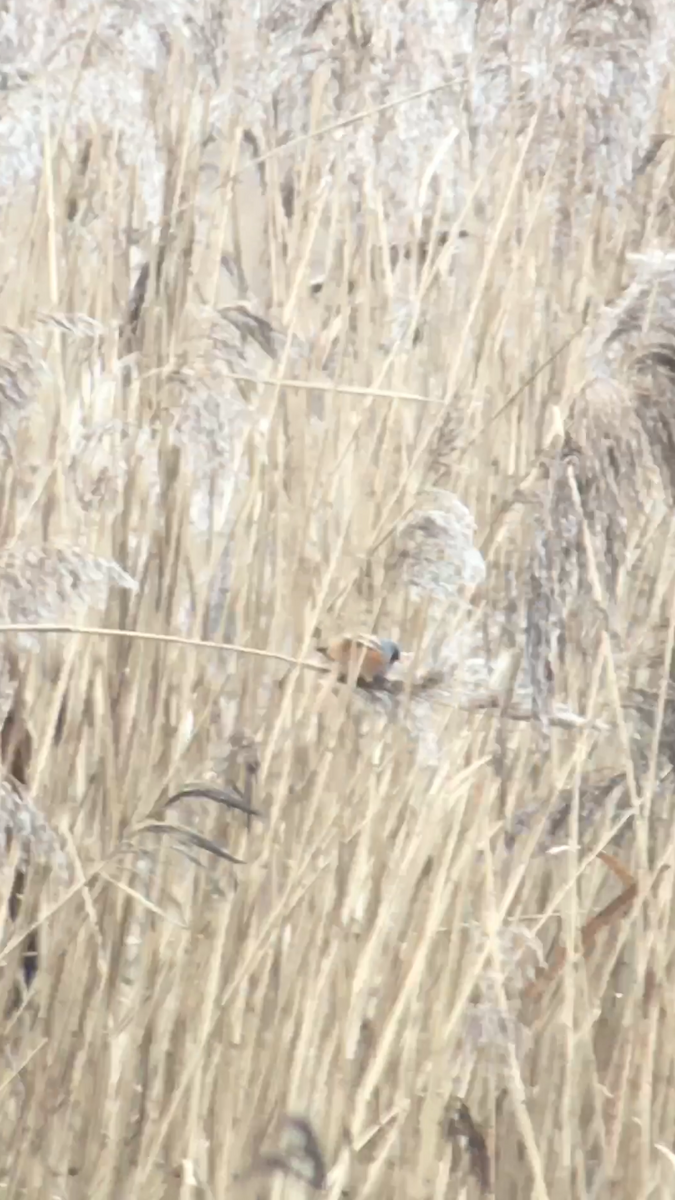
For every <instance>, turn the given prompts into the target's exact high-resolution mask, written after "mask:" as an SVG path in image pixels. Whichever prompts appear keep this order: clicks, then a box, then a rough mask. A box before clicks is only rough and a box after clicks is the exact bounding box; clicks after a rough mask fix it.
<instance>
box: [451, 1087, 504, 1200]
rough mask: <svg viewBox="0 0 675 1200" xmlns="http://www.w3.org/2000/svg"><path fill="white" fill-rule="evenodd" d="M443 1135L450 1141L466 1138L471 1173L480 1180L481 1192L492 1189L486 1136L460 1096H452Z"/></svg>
mask: <svg viewBox="0 0 675 1200" xmlns="http://www.w3.org/2000/svg"><path fill="white" fill-rule="evenodd" d="M443 1135H444V1137H446V1138H447V1139H448V1141H455V1140H464V1141H465V1142H466V1144H467V1146H468V1149H469V1162H470V1166H471V1174H472V1175H473V1176H474V1178H475V1179H476V1180H477V1181H478V1185H479V1187H480V1190H481V1192H483V1193H484V1194H485V1195H487V1194H488V1193H489V1191H490V1179H491V1174H492V1173H491V1170H490V1155H489V1153H488V1148H487V1144H486V1141H485V1138H484V1136H483V1134H482V1132H481V1130H480V1128H479V1127H478V1125H476V1123H475V1121H474V1119H473V1117H472V1116H471V1113H470V1111H469V1109H468V1107H467V1105H466V1104H465V1103H464V1101H463V1100H460V1099H459V1097H458V1096H451V1097H450V1099H449V1100H448V1102H447V1104H446V1106H445V1112H444V1114H443Z"/></svg>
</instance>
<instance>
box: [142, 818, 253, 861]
mask: <svg viewBox="0 0 675 1200" xmlns="http://www.w3.org/2000/svg"><path fill="white" fill-rule="evenodd" d="M136 832H137V833H163V834H168V833H172V834H174V835H175V836H176V837H177V838H179V839H183V840H185V841H187V842H189V843H190V844H191V845H193V846H198V847H199V849H200V850H207V851H208V853H209V854H213V855H214V856H215V857H216V858H222V859H224V861H225V862H231V863H237V865H238V866H241V865H242V864H243V862H244V861H245V860H244V859H243V858H236V857H235V855H234V854H230V852H229V850H225V849H224V848H223V847H222V846H219V845H218V843H217V842H214V841H213V840H212V839H211V838H207V837H205V836H204V834H202V833H197V832H196V830H194V829H187V828H186V827H185V826H183V825H169V824H168V823H164V822H162V821H149V822H148V823H147V824H146V825H142V826H141V827H140V828H139V829H137V830H136Z"/></svg>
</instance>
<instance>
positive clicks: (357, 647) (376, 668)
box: [318, 634, 401, 684]
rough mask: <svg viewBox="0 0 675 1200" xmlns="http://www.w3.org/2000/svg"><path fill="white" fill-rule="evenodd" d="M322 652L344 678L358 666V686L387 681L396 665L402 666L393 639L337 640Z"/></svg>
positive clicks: (351, 636) (351, 637) (359, 637)
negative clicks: (354, 666)
mask: <svg viewBox="0 0 675 1200" xmlns="http://www.w3.org/2000/svg"><path fill="white" fill-rule="evenodd" d="M318 650H319V652H320V653H321V654H324V655H325V656H326V657H327V658H330V659H331V661H332V662H334V663H336V664H337V665H338V667H339V668H340V676H341V678H344V677H345V676H346V675H347V674H348V672H349V669H350V667H351V665H352V664H358V676H357V682H358V683H362V684H363V683H365V684H372V683H374V682H375V681H376V680H379V679H384V677H385V676H386V675H387V673H388V671H389V668H390V667H391V666H392V664H393V663H395V662H398V661H399V659H400V657H401V651H400V649H399V647H398V646H397V644H396V642H392V641H391V639H390V638H378V637H371V636H370V635H369V634H349V635H345V636H343V637H339V638H334V639H333V640H332V641H330V642H329V643H328V644H327V645H326V646H319V647H318Z"/></svg>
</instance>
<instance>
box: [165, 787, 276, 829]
mask: <svg viewBox="0 0 675 1200" xmlns="http://www.w3.org/2000/svg"><path fill="white" fill-rule="evenodd" d="M191 797H192V798H195V799H204V800H214V801H215V803H216V804H223V805H224V806H225V807H226V808H233V809H236V811H237V812H243V813H246V814H247V816H249V817H258V818H259V820H261V821H262V820H264V816H263V814H262V813H261V812H260V811H259V810H258V809H257V808H252V807H251V805H250V804H248V803H247V801H246V798H245V797H244V795H243V793H242V792H241V791H240V789H239V788H238V787H236V785H231V786H230V787H226V788H217V787H208V786H202V785H200V784H188V785H187V786H186V787H183V788H181V789H180V791H178V792H175V793H174V795H173V796H170V797H169V799H168V800H167V801H166V804H165V805H164V808H169V806H170V805H171V804H177V803H178V801H179V800H187V799H189V798H191Z"/></svg>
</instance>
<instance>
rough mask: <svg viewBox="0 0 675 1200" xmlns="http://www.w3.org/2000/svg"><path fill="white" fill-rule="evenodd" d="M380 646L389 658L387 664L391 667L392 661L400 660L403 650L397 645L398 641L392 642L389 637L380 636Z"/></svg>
mask: <svg viewBox="0 0 675 1200" xmlns="http://www.w3.org/2000/svg"><path fill="white" fill-rule="evenodd" d="M380 646H381V648H382V653H383V655H384V657H385V658H386V660H387V666H389V667H390V666H391V664H392V663H395V662H398V660H399V659H400V657H401V651H400V650H399V648H398V646H397V645H396V642H392V641H391V640H390V639H389V638H380Z"/></svg>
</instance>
